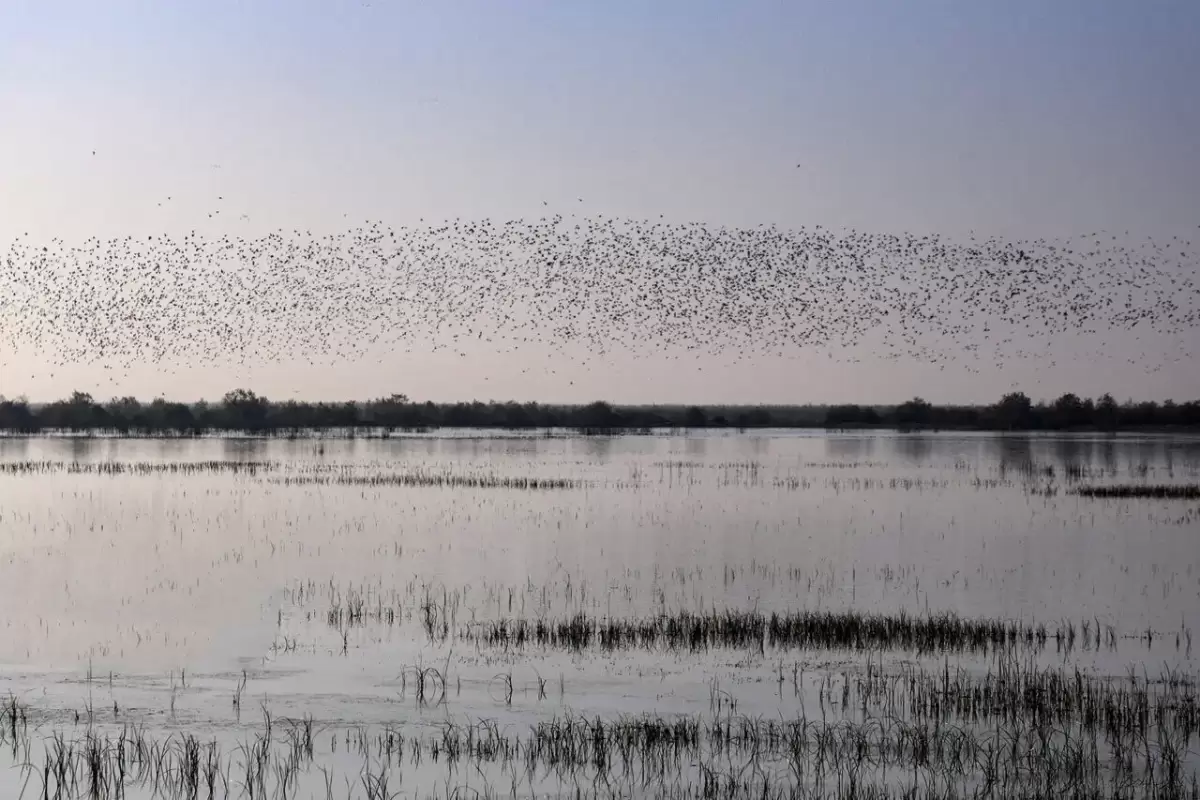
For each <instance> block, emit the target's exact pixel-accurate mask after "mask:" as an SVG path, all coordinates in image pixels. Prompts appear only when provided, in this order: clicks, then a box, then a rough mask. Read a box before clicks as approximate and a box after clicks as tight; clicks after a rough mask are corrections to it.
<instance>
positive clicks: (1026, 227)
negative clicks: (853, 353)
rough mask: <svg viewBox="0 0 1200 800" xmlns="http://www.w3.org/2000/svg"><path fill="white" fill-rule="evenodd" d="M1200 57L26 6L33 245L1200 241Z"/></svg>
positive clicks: (869, 367) (313, 11)
mask: <svg viewBox="0 0 1200 800" xmlns="http://www.w3.org/2000/svg"><path fill="white" fill-rule="evenodd" d="M1197 41H1200V4H1197V3H1195V2H1194V1H1192V0H1181V1H1180V2H1173V1H1172V0H1151V1H1150V2H1115V1H1113V0H1054V2H1046V1H1045V0H1013V1H1012V2H991V1H990V0H981V1H980V2H960V1H956V0H944V1H940V2H934V1H933V0H909V2H904V3H898V2H883V1H882V0H880V1H879V2H857V1H856V0H846V1H845V2H836V3H835V2H801V0H786V1H782V2H781V1H780V0H775V2H758V1H757V0H739V2H710V1H709V0H686V1H681V0H656V2H652V3H647V2H643V1H641V0H638V1H636V2H635V1H626V0H615V1H610V2H604V3H598V2H575V1H573V0H572V1H571V2H520V1H514V2H503V3H497V2H485V1H483V0H479V1H472V2H468V1H467V0H461V1H458V2H445V3H416V2H413V3H405V2H394V1H389V0H370V2H367V3H363V2H358V0H352V1H351V2H333V0H325V1H324V2H318V1H317V0H287V2H282V1H281V2H266V1H264V2H256V3H245V2H224V1H222V0H206V2H203V3H183V2H179V3H163V2H150V1H149V0H145V1H144V2H126V1H124V0H108V2H104V3H96V2H91V1H90V0H88V1H86V2H85V1H83V0H77V1H71V2H49V1H47V0H36V1H31V2H24V1H23V0H0V246H3V245H4V243H5V242H7V241H9V240H12V239H15V238H18V237H24V236H25V235H26V234H28V236H29V237H30V238H32V239H33V240H35V241H37V240H44V241H49V240H51V239H53V238H55V237H58V238H61V239H64V240H66V241H68V242H72V241H82V240H84V239H86V238H87V237H90V236H100V237H102V238H103V237H123V236H126V235H131V236H146V235H156V234H160V233H170V234H172V235H181V234H182V233H184V232H186V231H189V230H193V229H195V230H200V231H201V232H203V233H205V234H208V235H213V236H217V235H221V234H222V233H231V232H232V233H236V234H238V235H262V234H265V233H267V232H269V231H272V230H275V229H278V228H284V229H292V228H306V229H313V230H316V231H330V232H333V231H338V230H342V229H345V228H346V227H347V226H350V225H353V224H358V223H360V222H361V221H363V220H381V221H383V222H385V223H387V224H391V225H417V224H420V223H421V221H426V222H428V221H431V220H441V219H453V218H455V217H459V218H464V219H467V218H472V219H479V218H484V217H494V218H501V219H508V218H514V217H520V216H536V215H539V214H542V213H544V212H545V210H546V209H547V208H549V209H550V210H552V211H557V210H562V211H563V212H564V213H566V212H570V213H581V214H589V215H600V214H603V215H617V216H623V217H632V218H646V219H654V218H657V217H659V216H660V215H661V216H662V217H663V218H664V219H667V220H672V221H680V222H684V221H691V220H701V221H704V222H706V223H710V224H716V225H735V226H755V225H758V224H760V223H774V224H777V225H780V226H784V227H788V226H800V225H806V226H812V225H816V224H820V225H824V226H826V227H833V228H841V227H847V228H855V229H862V230H868V231H877V232H882V231H916V232H928V233H934V232H936V233H941V234H945V235H949V236H966V235H968V233H969V232H971V231H976V232H983V233H984V234H988V235H991V234H994V235H999V236H1012V237H1026V238H1028V237H1037V236H1049V237H1066V236H1072V235H1075V234H1079V233H1083V232H1086V231H1093V230H1097V229H1106V230H1109V229H1111V230H1117V229H1119V230H1122V231H1125V230H1131V231H1133V232H1134V234H1136V235H1142V234H1144V235H1149V236H1154V237H1167V238H1169V237H1170V236H1173V235H1184V234H1186V235H1188V236H1194V235H1195V233H1194V232H1195V231H1196V229H1197V224H1198V223H1200V92H1197V91H1196V90H1195V77H1196V76H1197V75H1200V48H1198V47H1196V44H1195V43H1196V42H1197ZM93 152H94V155H93ZM217 196H219V197H222V198H223V200H222V202H223V203H224V205H223V206H221V207H222V209H223V211H224V216H223V218H222V219H217V220H213V219H211V218H209V217H208V214H209V213H210V212H211V211H212V210H213V209H214V208H215V207H216V206H215V197H217ZM167 197H170V198H171V200H170V201H165V198H167ZM15 324H17V323H15V322H14V321H13V320H11V319H4V318H0V325H15ZM1196 344H1200V340H1198V339H1197V337H1195V336H1193V337H1191V339H1190V340H1183V341H1170V342H1147V341H1145V340H1141V341H1133V340H1132V339H1131V340H1129V341H1117V340H1114V341H1112V342H1109V343H1106V346H1109V349H1110V350H1111V351H1112V352H1113V353H1114V354H1118V355H1120V356H1121V357H1120V358H1116V357H1114V359H1113V364H1111V365H1106V366H1105V368H1104V369H1103V370H1097V369H1096V368H1095V367H1096V365H1095V364H1092V363H1088V362H1086V361H1081V360H1074V359H1072V358H1071V357H1070V351H1069V350H1066V349H1064V350H1063V351H1062V353H1060V354H1059V355H1060V356H1061V357H1060V358H1058V359H1055V363H1054V364H1053V366H1051V365H1050V361H1049V360H1046V361H1044V362H1042V363H1026V364H1020V365H1011V366H1005V367H1003V368H997V369H993V370H984V371H983V372H982V373H976V372H968V371H966V370H962V369H957V368H955V367H953V366H950V367H945V368H943V367H937V366H934V365H930V364H921V363H889V364H879V363H872V362H870V361H869V360H867V361H860V362H857V363H855V362H846V361H841V360H838V359H836V358H830V357H829V356H828V354H826V353H806V352H797V353H794V354H791V355H790V356H789V357H788V358H786V359H778V358H763V359H741V360H735V359H720V358H712V359H709V360H704V361H700V362H697V363H681V362H680V361H679V360H678V359H672V360H670V361H668V360H665V359H656V358H654V357H653V356H650V357H647V356H645V355H639V356H637V357H634V356H633V355H632V354H629V355H622V354H620V353H614V354H610V356H609V357H608V358H607V359H606V360H605V361H604V363H602V364H597V363H595V361H594V360H593V361H592V362H590V363H588V364H586V365H584V364H582V363H581V359H579V358H578V357H577V355H578V354H576V355H572V354H570V353H569V352H566V353H560V352H558V351H553V350H548V349H544V348H526V349H524V350H522V351H519V352H512V353H504V354H495V353H486V352H481V353H472V354H471V356H470V357H467V358H463V357H457V356H453V355H449V354H446V353H440V352H424V353H423V352H414V353H405V354H400V353H397V354H394V357H392V358H389V359H385V360H384V362H383V363H379V362H372V363H371V364H366V363H344V364H338V365H334V366H328V365H327V366H322V367H319V368H316V367H312V366H311V365H306V364H303V363H299V362H296V363H292V362H286V363H275V364H260V365H251V366H248V367H244V368H238V369H234V368H231V367H227V366H221V365H208V364H204V363H197V364H194V365H190V366H189V367H188V368H187V369H182V370H180V369H173V370H172V371H170V372H169V373H168V372H167V371H165V370H163V369H160V368H159V365H155V364H142V365H138V366H136V367H135V368H132V369H129V370H125V371H122V372H121V373H120V374H116V373H114V372H113V371H112V370H104V369H103V367H102V366H101V365H82V364H81V365H76V366H71V365H67V366H57V367H55V368H54V369H50V368H49V367H48V362H47V360H46V358H45V356H46V354H44V353H43V354H39V353H37V352H35V351H33V350H31V349H29V348H22V349H19V350H17V351H15V352H8V353H3V352H0V394H5V395H8V396H17V395H26V396H28V397H30V398H32V399H35V400H42V399H50V398H53V397H57V396H61V395H63V394H66V393H68V392H69V391H71V390H73V389H77V388H78V389H83V390H87V391H91V392H92V393H93V394H96V395H97V396H100V397H107V396H110V395H118V394H137V395H139V396H144V397H151V396H158V395H166V396H171V397H181V398H194V397H199V396H207V397H216V396H220V395H221V394H222V393H223V392H224V391H225V390H226V389H228V388H231V387H232V386H234V385H247V384H249V385H250V386H251V388H254V389H257V390H259V391H260V392H262V393H263V394H266V395H268V396H271V397H280V398H283V397H293V396H298V397H307V398H330V399H332V398H346V397H359V398H362V397H368V396H376V395H380V394H388V393H391V392H405V393H407V394H409V395H410V396H413V397H418V398H422V399H424V398H432V399H446V400H449V399H469V398H480V399H487V398H496V399H507V398H510V397H512V398H516V399H522V400H534V399H536V400H544V401H587V400H591V399H594V398H597V397H604V398H606V399H610V400H614V401H624V402H649V401H663V402H666V401H696V402H699V401H704V402H796V403H804V402H837V401H858V402H889V401H895V400H902V399H905V398H907V397H910V396H912V395H915V394H920V395H923V396H926V397H929V398H930V399H934V400H938V401H953V402H969V401H989V400H991V399H993V398H994V397H996V396H998V394H999V393H1001V392H1003V391H1006V390H1008V389H1010V388H1021V389H1024V390H1025V391H1027V392H1029V393H1030V394H1031V395H1034V396H1053V395H1056V394H1058V393H1061V392H1063V391H1068V390H1071V391H1077V392H1080V393H1083V394H1098V393H1100V392H1102V391H1112V392H1113V393H1114V394H1115V395H1117V396H1118V397H1133V396H1137V397H1154V398H1165V397H1175V398H1177V399H1182V398H1185V397H1197V396H1200V369H1196V368H1195V363H1194V361H1190V357H1189V359H1185V360H1184V361H1182V362H1177V364H1178V366H1177V368H1174V369H1166V370H1161V371H1158V372H1156V373H1154V374H1152V375H1147V374H1146V373H1145V371H1144V370H1142V369H1140V368H1139V365H1138V364H1137V363H1132V364H1131V363H1129V361H1130V358H1132V359H1133V361H1135V362H1136V361H1137V358H1138V353H1139V352H1142V351H1144V350H1145V348H1146V347H1169V348H1174V350H1176V351H1178V352H1180V353H1191V352H1200V351H1195V350H1193V349H1192V348H1193V346H1194V345H1196ZM1064 347H1065V345H1064Z"/></svg>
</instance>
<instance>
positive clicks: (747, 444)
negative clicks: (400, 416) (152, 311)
mask: <svg viewBox="0 0 1200 800" xmlns="http://www.w3.org/2000/svg"><path fill="white" fill-rule="evenodd" d="M0 469H2V470H3V471H2V472H0V664H2V665H3V668H2V671H0V693H3V694H6V695H7V694H8V693H10V692H12V693H13V694H14V695H15V696H18V697H20V698H22V699H23V700H24V701H25V702H27V703H29V704H31V705H36V706H37V707H38V708H39V709H40V712H41V713H42V714H43V715H44V718H45V720H46V721H45V722H44V723H43V724H45V725H52V724H55V723H56V722H57V723H62V724H68V723H70V724H75V720H76V716H75V715H76V714H78V712H79V709H80V707H81V706H85V705H86V703H87V702H89V700H88V699H87V698H90V702H91V703H93V704H94V706H100V705H103V706H105V707H106V708H109V709H110V712H109V713H110V716H114V717H115V716H116V712H113V711H111V707H113V706H116V707H118V708H120V709H122V712H121V713H123V714H124V717H123V718H124V719H130V718H135V719H138V720H139V721H140V722H141V724H145V725H149V726H150V727H152V728H162V729H165V730H174V729H178V728H184V727H189V729H196V728H197V727H199V728H200V729H203V730H212V731H216V732H218V733H220V732H222V731H236V730H238V726H239V725H241V724H242V723H241V721H240V718H241V714H240V713H238V709H235V708H233V707H232V703H231V701H230V697H231V696H232V693H233V691H234V690H235V688H236V685H237V683H238V682H239V681H240V680H241V677H242V675H243V673H244V674H245V675H246V676H247V685H246V688H245V690H244V693H245V698H246V699H245V700H244V701H243V702H242V705H241V708H250V707H253V708H255V709H257V708H258V706H259V705H260V704H266V705H267V706H268V707H270V708H271V709H272V710H273V712H274V713H276V714H285V715H286V714H292V715H296V716H299V715H301V714H311V715H312V716H313V717H314V718H315V719H317V720H319V721H320V722H321V723H322V724H329V725H336V724H358V723H363V724H368V723H373V722H381V721H385V720H408V721H412V722H417V723H428V724H433V723H434V722H435V721H437V720H445V719H446V718H447V717H454V716H456V715H457V716H461V717H463V718H475V719H479V718H483V717H487V718H490V719H498V720H500V721H501V722H502V723H508V724H518V725H525V724H528V723H529V722H530V721H531V720H536V719H540V718H547V717H554V716H556V715H561V714H563V713H564V712H565V711H567V710H569V711H571V712H572V713H581V714H585V715H592V714H599V715H612V714H621V713H634V712H638V713H640V712H654V713H658V714H674V713H690V712H694V711H700V710H705V709H709V708H710V707H711V703H712V697H713V686H714V681H716V682H718V683H721V684H723V685H726V686H728V687H730V689H729V691H730V694H731V696H735V697H736V698H737V702H739V703H740V707H739V710H740V711H745V712H747V713H761V714H776V713H781V712H783V711H788V710H795V709H798V708H801V707H803V704H804V702H805V695H806V692H808V691H810V690H815V689H814V688H813V687H809V689H805V687H804V686H803V685H800V686H798V687H797V690H796V691H795V692H791V693H789V694H788V695H787V697H785V696H784V693H783V692H782V690H781V689H779V688H778V686H777V683H778V682H777V681H776V680H774V677H773V676H775V675H776V674H777V673H779V672H780V671H781V670H782V669H783V666H784V662H786V663H787V665H788V666H787V670H788V673H789V681H791V680H792V678H791V677H790V676H791V675H792V666H798V667H803V668H804V669H805V670H807V671H809V674H810V675H820V674H821V671H822V670H825V671H826V672H829V671H831V670H833V671H836V670H839V669H860V668H861V667H862V664H863V661H864V657H863V655H862V654H861V653H845V652H829V651H824V652H819V653H817V652H814V653H805V652H787V653H773V652H770V651H766V652H762V653H755V654H751V655H747V654H746V653H744V652H722V651H719V650H718V651H711V652H705V653H698V654H697V653H691V654H686V655H680V654H671V655H663V654H656V653H650V652H631V653H617V654H611V653H608V654H606V653H592V654H584V655H580V654H571V653H567V652H562V651H558V650H554V649H552V648H551V649H545V650H540V651H539V650H532V649H529V648H526V649H524V650H522V651H521V652H514V651H512V650H510V649H498V648H489V647H486V646H480V645H479V644H478V642H477V641H476V642H472V641H471V640H469V639H460V638H459V637H457V636H455V635H454V632H455V631H462V630H466V629H470V628H471V627H472V626H478V625H479V624H480V623H483V622H485V621H488V620H494V619H501V618H507V619H527V620H536V619H557V618H561V617H564V616H566V615H570V614H573V613H577V612H585V613H587V614H590V615H593V616H598V617H602V618H613V619H626V618H633V617H647V616H652V615H656V614H662V613H671V612H676V611H679V610H692V611H708V610H718V611H723V610H726V609H734V610H758V611H764V612H768V611H776V610H778V611H787V610H792V611H795V610H802V609H857V610H862V611H871V612H882V613H890V614H894V613H897V612H900V611H906V612H909V613H912V614H915V615H922V614H925V613H934V612H940V611H953V612H955V613H957V614H960V615H963V616H968V617H989V618H1004V619H1015V620H1024V621H1030V622H1038V623H1046V624H1047V625H1057V624H1059V623H1062V622H1064V621H1071V622H1072V623H1073V624H1082V621H1084V620H1086V621H1087V622H1088V623H1089V624H1090V625H1091V626H1093V627H1094V629H1103V630H1111V631H1112V632H1114V633H1115V634H1116V635H1118V636H1119V637H1120V638H1119V642H1120V645H1119V646H1117V647H1112V648H1103V649H1102V650H1100V651H1098V652H1096V651H1089V652H1080V653H1074V654H1072V655H1071V656H1070V658H1071V659H1073V660H1074V661H1075V663H1077V664H1078V665H1079V666H1080V667H1081V668H1082V669H1086V670H1088V671H1089V672H1090V673H1094V674H1097V675H1106V674H1112V675H1122V674H1124V673H1125V672H1126V671H1127V670H1128V669H1129V668H1130V667H1131V666H1132V667H1135V668H1137V669H1138V670H1139V671H1140V670H1141V669H1143V668H1144V667H1145V666H1146V665H1147V664H1150V665H1151V666H1152V667H1153V668H1155V669H1163V668H1166V669H1174V670H1182V671H1184V672H1194V671H1195V666H1196V661H1195V660H1194V656H1193V654H1192V652H1191V649H1190V629H1191V627H1192V626H1193V625H1194V624H1195V622H1196V620H1197V618H1200V503H1197V502H1195V501H1181V500H1147V499H1131V500H1120V501H1111V500H1094V499H1086V498H1082V497H1079V496H1076V495H1074V494H1072V493H1071V491H1072V488H1073V487H1075V486H1078V485H1080V484H1081V483H1088V484H1103V483H1129V482H1134V483H1154V484H1160V483H1186V482H1197V481H1198V480H1200V439H1194V438H1184V437H1158V436H1154V437H1125V436H1117V437H1107V436H1045V437H1037V436H1035V437H1030V436H1011V437H1005V436H994V435H975V434H931V435H900V434H888V433H869V434H862V435H859V434H833V433H829V434H826V433H815V432H782V431H763V432H750V433H741V434H738V433H733V432H729V433H725V432H704V433H694V434H688V435H655V436H627V437H565V436H555V437H547V436H531V437H523V436H511V435H495V436H489V435H480V434H479V433H478V432H451V434H449V435H446V434H441V435H437V436H412V437H398V438H391V439H383V440H381V439H361V438H360V439H337V440H315V439H298V440H290V441H289V440H253V439H237V440H233V439H203V440H186V441H173V440H172V441H162V440H130V439H66V438H64V439H45V438H35V439H0ZM532 480H537V481H539V482H540V483H539V484H538V486H537V488H529V486H528V485H527V483H526V482H528V481H532ZM430 607H432V608H434V609H436V613H437V614H438V615H439V616H438V619H439V621H444V622H445V623H446V625H447V629H448V630H449V631H450V632H451V635H449V636H448V637H446V638H445V640H442V639H437V640H435V639H432V638H431V637H430V636H429V635H428V633H427V631H426V630H425V629H424V627H423V625H422V624H421V623H422V620H423V619H424V618H425V617H424V614H425V613H426V611H425V610H426V609H428V608H430ZM352 608H357V609H358V612H359V616H358V617H357V618H356V619H355V620H353V624H348V623H347V622H346V619H347V618H346V617H345V616H344V615H345V614H346V613H348V612H349V610H350V609H352ZM339 615H341V616H339ZM1196 656H1197V657H1200V654H1196ZM1040 657H1041V658H1044V659H1045V660H1046V663H1059V664H1061V663H1062V662H1063V658H1064V656H1063V655H1062V654H1059V653H1055V652H1049V651H1048V652H1047V653H1045V654H1043V655H1042V656H1040ZM897 658H899V657H897ZM913 658H914V656H913V655H912V654H908V655H906V656H903V658H902V659H901V660H907V661H912V660H913ZM935 661H936V659H935ZM953 662H954V663H955V664H956V665H959V664H964V665H969V664H970V663H971V657H969V656H961V655H960V656H954V657H953ZM938 663H941V662H940V661H939V662H938ZM947 663H949V662H947ZM430 664H436V665H438V669H439V670H444V672H445V674H446V675H448V676H449V677H448V678H447V681H446V682H447V684H448V685H447V687H446V692H445V693H446V694H447V695H448V700H447V702H445V703H443V704H441V705H440V706H439V707H438V708H436V709H429V708H425V707H422V706H420V705H418V704H414V703H413V702H411V701H412V692H413V686H412V684H413V681H412V679H411V678H410V677H409V676H410V674H416V673H412V672H411V670H413V669H414V668H415V669H421V668H424V666H426V665H430ZM982 668H984V669H986V665H984V666H983V667H982ZM502 673H508V674H510V675H511V681H512V685H513V693H512V696H511V697H506V696H505V695H507V690H506V689H503V688H502V689H501V690H499V691H498V690H497V684H496V676H497V674H502ZM89 674H90V675H91V676H92V679H91V680H88V679H87V676H88V675H89ZM813 680H817V678H814V679H813ZM543 681H544V683H543ZM181 682H182V683H183V685H182V686H180V683H181ZM800 683H801V684H803V681H800ZM814 686H815V685H814ZM543 692H544V694H543ZM100 694H102V695H103V697H102V698H101V699H100V700H97V699H96V697H97V695H100ZM810 699H811V698H810ZM92 713H93V714H94V713H95V712H94V711H93V712H92ZM255 714H257V710H256V712H255ZM252 716H253V715H252ZM109 722H115V720H109Z"/></svg>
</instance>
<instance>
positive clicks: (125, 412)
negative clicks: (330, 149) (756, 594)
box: [0, 389, 1200, 435]
mask: <svg viewBox="0 0 1200 800" xmlns="http://www.w3.org/2000/svg"><path fill="white" fill-rule="evenodd" d="M440 427H460V428H514V429H520V428H573V429H577V430H582V431H612V430H637V429H647V428H658V427H679V428H766V427H787V428H818V427H828V428H871V427H881V428H901V429H975V430H1021V431H1029V430H1101V431H1114V430H1122V429H1131V428H1142V429H1145V428H1172V427H1176V428H1177V427H1200V401H1195V400H1193V401H1190V402H1186V403H1175V402H1173V401H1170V400H1168V401H1166V402H1163V403H1156V402H1132V401H1131V402H1125V403H1118V402H1117V401H1116V400H1114V399H1113V397H1112V396H1111V395H1108V394H1106V395H1103V396H1102V397H1100V398H1098V399H1095V400H1092V399H1082V398H1080V397H1078V396H1076V395H1074V394H1069V393H1068V394H1064V395H1063V396H1061V397H1059V398H1058V399H1056V400H1054V401H1052V402H1039V403H1034V402H1033V401H1031V400H1030V399H1029V398H1028V397H1027V396H1026V395H1024V394H1022V393H1020V392H1013V393H1011V394H1006V395H1005V396H1004V397H1002V398H1001V399H1000V400H999V402H997V403H995V404H993V405H988V406H949V405H946V406H939V405H933V404H932V403H929V402H927V401H925V400H923V399H921V398H919V397H918V398H914V399H912V400H909V401H907V402H905V403H901V404H899V405H895V406H872V405H834V406H713V405H709V406H695V405H693V406H683V405H678V406H674V405H672V406H667V405H662V406H616V405H611V404H609V403H605V402H595V403H589V404H587V405H570V406H569V405H545V404H540V403H514V402H507V403H498V402H488V403H482V402H471V403H432V402H414V401H411V400H409V398H408V397H406V396H405V395H402V394H394V395H391V396H389V397H383V398H379V399H376V400H370V401H366V402H341V403H308V402H297V401H294V400H288V401H283V402H276V401H271V400H268V399H267V398H265V397H262V396H261V395H257V394H255V393H254V392H252V391H249V390H246V389H236V390H234V391H231V392H228V393H227V394H226V395H225V396H224V397H223V398H222V399H221V401H220V402H214V403H210V402H206V401H200V402H196V403H179V402H172V401H169V400H163V399H161V398H160V399H156V400H153V401H151V402H148V403H143V402H141V401H139V400H137V399H136V398H133V397H120V398H113V399H112V400H109V401H108V402H104V403H101V402H97V401H95V400H94V399H93V398H92V396H91V395H90V394H87V393H85V392H74V393H73V394H72V395H71V396H70V397H68V398H66V399H63V400H59V401H57V402H53V403H46V404H42V405H33V404H30V403H28V402H26V401H24V400H5V399H3V398H0V431H6V432H9V433H38V432H42V431H75V432H81V431H107V432H113V433H120V434H130V435H199V434H203V433H210V432H233V431H242V432H247V433H254V434H269V435H289V434H292V433H299V432H300V431H305V430H322V429H326V430H327V429H335V428H373V429H382V430H386V431H393V430H414V429H429V428H440Z"/></svg>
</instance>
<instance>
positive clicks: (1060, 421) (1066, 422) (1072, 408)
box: [1050, 392, 1091, 428]
mask: <svg viewBox="0 0 1200 800" xmlns="http://www.w3.org/2000/svg"><path fill="white" fill-rule="evenodd" d="M1050 411H1051V413H1052V414H1053V415H1054V424H1055V426H1056V427H1059V428H1077V427H1079V426H1081V425H1086V424H1088V422H1090V421H1091V420H1090V417H1091V414H1089V413H1088V412H1087V408H1086V406H1085V405H1084V402H1083V401H1082V400H1080V399H1079V396H1078V395H1076V394H1073V393H1071V392H1067V393H1066V394H1064V395H1062V396H1061V397H1059V398H1058V399H1057V400H1055V401H1054V404H1053V405H1052V406H1051V407H1050Z"/></svg>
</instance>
